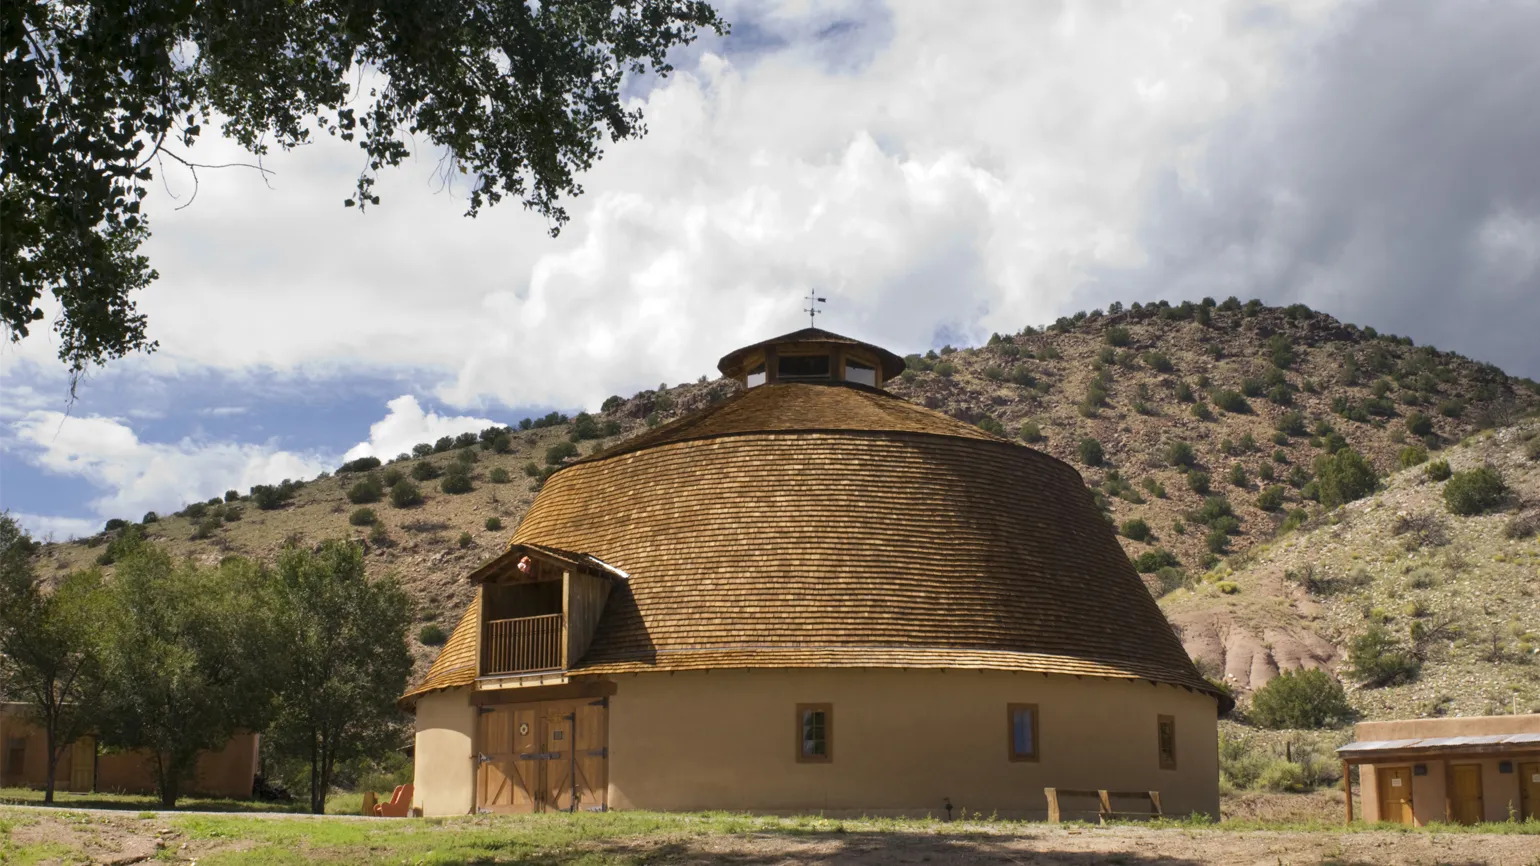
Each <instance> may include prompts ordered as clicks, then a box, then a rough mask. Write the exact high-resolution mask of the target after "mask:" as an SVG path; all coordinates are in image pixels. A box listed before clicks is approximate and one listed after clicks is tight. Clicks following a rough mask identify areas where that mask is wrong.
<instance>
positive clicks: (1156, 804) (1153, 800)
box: [1150, 791, 1166, 817]
mask: <svg viewBox="0 0 1540 866" xmlns="http://www.w3.org/2000/svg"><path fill="white" fill-rule="evenodd" d="M1150 807H1151V808H1153V809H1154V810H1155V815H1156V816H1157V817H1158V816H1161V815H1164V814H1166V813H1165V812H1163V811H1161V809H1160V792H1159V791H1151V792H1150Z"/></svg>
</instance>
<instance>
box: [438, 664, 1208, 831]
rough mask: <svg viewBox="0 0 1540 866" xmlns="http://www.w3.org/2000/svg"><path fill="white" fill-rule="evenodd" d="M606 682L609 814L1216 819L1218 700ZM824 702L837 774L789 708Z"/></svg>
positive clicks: (675, 680) (798, 678)
mask: <svg viewBox="0 0 1540 866" xmlns="http://www.w3.org/2000/svg"><path fill="white" fill-rule="evenodd" d="M614 679H615V682H616V684H617V686H618V689H617V693H616V694H615V696H614V697H612V698H611V699H610V700H611V709H610V746H609V748H610V752H609V754H610V800H609V802H610V805H611V808H620V809H664V810H695V809H743V810H750V811H759V812H809V811H822V812H829V813H836V814H837V813H841V812H851V813H868V814H919V815H923V814H926V813H931V814H944V805H943V798H950V799H951V802H952V804H953V805H954V807H956V808H957V809H959V810H960V809H967V810H968V811H969V812H983V813H986V814H989V813H998V814H999V815H1000V816H1002V817H1029V818H1042V817H1044V816H1045V814H1046V809H1047V807H1046V801H1045V798H1044V795H1043V788H1044V787H1045V786H1055V787H1059V788H1105V789H1110V790H1130V791H1135V790H1158V791H1159V792H1160V793H1161V798H1162V800H1163V802H1164V806H1165V809H1166V812H1167V814H1188V813H1191V812H1202V813H1206V814H1209V815H1213V816H1216V817H1217V816H1218V814H1219V766H1218V754H1217V751H1218V745H1217V744H1218V734H1217V722H1216V705H1215V700H1214V698H1212V697H1210V696H1207V695H1203V694H1197V693H1193V692H1189V691H1187V690H1185V689H1182V688H1178V687H1174V686H1168V685H1161V686H1152V685H1151V684H1150V683H1148V682H1128V681H1115V680H1104V679H1096V678H1089V677H1088V678H1085V679H1079V680H1077V679H1075V678H1072V677H1057V676H1055V677H1045V676H1042V675H1040V674H1026V673H1019V674H1013V673H1006V672H995V671H990V672H977V671H912V670H911V671H901V670H869V669H868V670H827V669H822V670H819V669H815V670H751V671H711V672H689V673H684V672H681V673H677V674H662V673H655V674H640V675H633V676H625V675H621V676H617V677H615V678H614ZM824 702H827V703H831V704H833V708H834V722H833V727H834V736H833V742H832V752H833V761H832V762H830V763H828V764H807V763H798V762H797V761H796V743H797V728H796V705H797V704H798V703H824ZM1008 703H1035V704H1037V705H1038V708H1039V727H1040V734H1039V738H1040V739H1039V742H1040V752H1041V761H1040V762H1038V763H1030V762H1012V761H1010V760H1008V739H1007V736H1008V728H1007V715H1006V704H1008ZM1162 714H1165V715H1172V716H1175V717H1176V722H1177V769H1175V770H1162V769H1160V768H1159V761H1158V756H1157V748H1156V723H1157V719H1156V717H1157V716H1158V715H1162ZM419 754H420V753H419ZM419 761H421V758H419ZM419 766H422V765H421V763H419ZM419 778H422V776H419ZM1076 803H1078V804H1079V805H1076ZM1117 807H1119V808H1125V809H1133V808H1138V807H1139V804H1138V803H1137V802H1129V803H1121V804H1119V805H1118V806H1117ZM1065 808H1066V817H1083V816H1077V815H1073V814H1071V813H1070V812H1069V810H1071V809H1093V808H1094V805H1093V804H1092V803H1089V802H1083V801H1074V802H1073V803H1071V802H1067V803H1066V806H1065Z"/></svg>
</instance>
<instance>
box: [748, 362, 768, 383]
mask: <svg viewBox="0 0 1540 866" xmlns="http://www.w3.org/2000/svg"><path fill="white" fill-rule="evenodd" d="M745 384H746V385H748V386H749V387H750V388H752V387H754V386H755V385H763V384H765V365H764V364H763V363H760V364H759V365H758V366H756V367H754V368H753V369H752V370H750V371H749V375H748V381H747V382H745Z"/></svg>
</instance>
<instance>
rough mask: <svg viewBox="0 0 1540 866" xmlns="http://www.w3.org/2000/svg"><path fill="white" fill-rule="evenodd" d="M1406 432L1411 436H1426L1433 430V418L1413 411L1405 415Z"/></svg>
mask: <svg viewBox="0 0 1540 866" xmlns="http://www.w3.org/2000/svg"><path fill="white" fill-rule="evenodd" d="M1406 432H1408V433H1410V434H1412V435H1413V436H1426V435H1428V434H1429V433H1432V432H1433V419H1432V418H1429V417H1428V416H1426V415H1424V414H1422V413H1421V412H1413V413H1412V414H1410V415H1408V416H1406Z"/></svg>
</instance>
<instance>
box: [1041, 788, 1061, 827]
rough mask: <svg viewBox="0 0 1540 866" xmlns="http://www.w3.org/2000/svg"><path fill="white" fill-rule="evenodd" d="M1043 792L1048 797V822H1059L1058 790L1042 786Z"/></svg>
mask: <svg viewBox="0 0 1540 866" xmlns="http://www.w3.org/2000/svg"><path fill="white" fill-rule="evenodd" d="M1043 794H1045V795H1046V796H1047V797H1048V823H1050V824H1057V823H1059V791H1058V789H1056V788H1044V789H1043Z"/></svg>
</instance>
